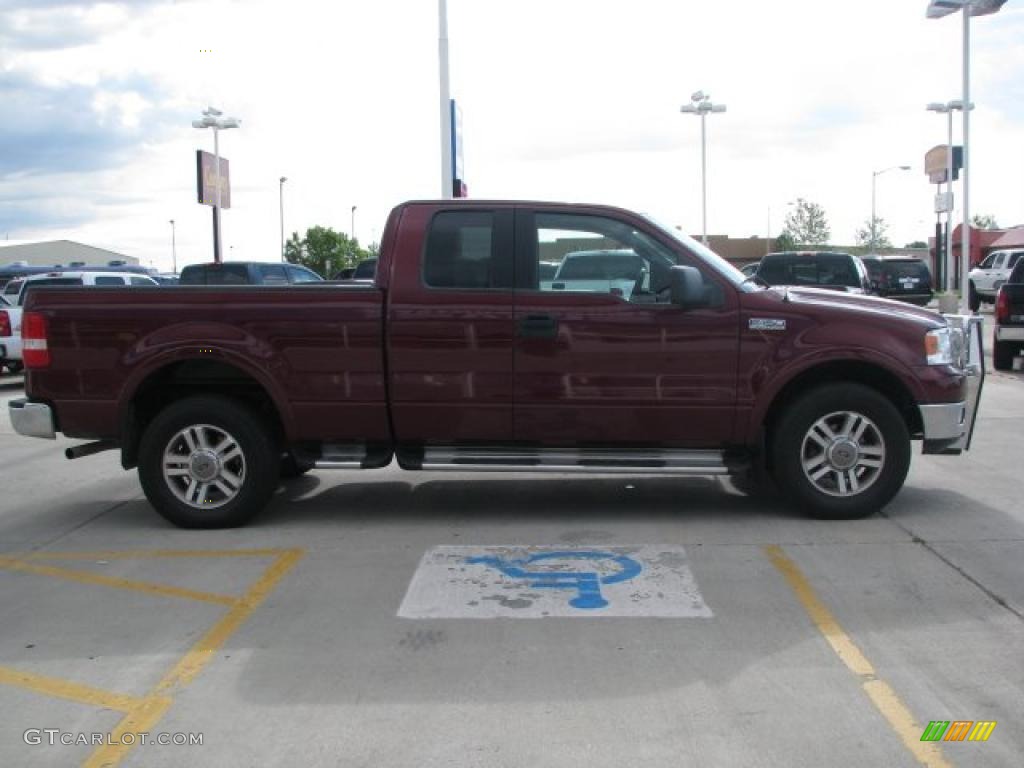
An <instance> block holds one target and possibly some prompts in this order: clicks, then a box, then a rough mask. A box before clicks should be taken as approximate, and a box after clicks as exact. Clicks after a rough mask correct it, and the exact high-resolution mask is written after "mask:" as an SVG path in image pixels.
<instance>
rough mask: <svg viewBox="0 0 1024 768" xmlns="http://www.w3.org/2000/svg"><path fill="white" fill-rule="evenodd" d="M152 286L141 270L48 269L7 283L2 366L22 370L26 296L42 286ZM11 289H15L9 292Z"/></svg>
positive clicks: (0, 312) (0, 321)
mask: <svg viewBox="0 0 1024 768" xmlns="http://www.w3.org/2000/svg"><path fill="white" fill-rule="evenodd" d="M58 285H60V286H75V285H77V286H83V285H84V286H90V285H91V286H108V287H113V286H117V287H123V286H126V285H131V286H140V285H142V286H145V285H149V286H153V285H157V282H156V280H154V279H153V278H151V277H149V276H148V275H143V274H140V273H138V272H49V273H47V274H42V275H30V276H28V277H24V278H18V279H16V280H11V281H10V282H9V283H8V284H7V285H5V286H4V301H6V302H7V304H8V305H9V306H8V307H7V308H6V309H0V366H2V367H4V368H7V370H8V371H10V372H11V373H18V372H20V371H21V369H22V367H23V365H22V341H21V316H22V311H21V310H22V305H23V304H24V303H25V296H26V294H28V293H29V292H30V289H31V290H35V289H36V288H38V287H41V286H47V287H53V286H58ZM9 289H12V290H11V291H10V292H9Z"/></svg>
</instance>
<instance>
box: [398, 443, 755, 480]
mask: <svg viewBox="0 0 1024 768" xmlns="http://www.w3.org/2000/svg"><path fill="white" fill-rule="evenodd" d="M730 458H731V457H730ZM415 463H418V464H419V466H418V467H416V466H409V467H408V468H410V469H413V468H415V469H424V470H456V471H461V472H472V471H476V472H576V473H618V474H634V475H640V474H657V475H727V474H730V473H732V472H735V471H737V470H738V469H740V468H741V465H742V462H738V461H736V460H730V461H729V462H728V463H727V462H726V454H725V452H724V451H698V450H681V449H668V450H636V451H616V450H600V449H589V450H588V449H579V450H577V449H565V448H538V449H534V450H530V449H524V448H481V447H465V448H461V447H459V448H452V447H433V446H428V447H426V448H424V449H423V457H422V459H421V460H420V461H419V462H415ZM415 463H414V462H410V464H415Z"/></svg>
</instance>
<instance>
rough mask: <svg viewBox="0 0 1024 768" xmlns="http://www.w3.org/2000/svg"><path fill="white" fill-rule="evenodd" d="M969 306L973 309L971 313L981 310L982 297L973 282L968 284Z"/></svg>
mask: <svg viewBox="0 0 1024 768" xmlns="http://www.w3.org/2000/svg"><path fill="white" fill-rule="evenodd" d="M967 306H968V307H970V308H971V312H977V311H978V310H979V309H981V296H979V295H978V289H977V288H975V287H974V283H973V282H970V283H968V284H967Z"/></svg>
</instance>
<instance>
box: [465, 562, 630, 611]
mask: <svg viewBox="0 0 1024 768" xmlns="http://www.w3.org/2000/svg"><path fill="white" fill-rule="evenodd" d="M565 560H581V561H584V562H583V563H581V564H580V565H581V567H583V568H585V566H586V561H590V562H594V561H605V562H608V563H611V564H612V565H613V566H615V567H616V568H617V570H615V571H614V572H613V573H609V574H607V575H601V574H600V573H598V572H597V571H596V570H572V571H570V570H562V569H559V570H553V569H551V568H550V567H549V568H547V569H545V568H544V565H545V564H546V563H549V562H550V561H565ZM466 562H467V563H468V564H470V565H485V566H487V567H489V568H494V569H495V570H497V571H500V572H501V573H502V574H504V575H505V576H507V577H508V578H510V579H523V580H525V581H526V582H527V586H528V587H530V588H532V589H570V590H576V596H575V597H574V598H572V599H571V600H569V605H571V606H572V607H573V608H582V609H594V608H605V607H606V606H607V605H608V601H607V600H606V599H605V598H604V595H602V594H601V585H602V584H620V583H622V582H624V581H629V580H630V579H632V578H635V577H636V576H639V575H640V572H641V571H642V570H643V566H641V565H640V563H638V562H637V561H636V560H634V559H633V558H631V557H627V556H626V555H617V554H615V553H614V552H601V551H563V552H541V553H539V554H535V555H531V556H530V557H525V558H519V559H502V558H500V557H495V556H490V555H485V556H479V557H470V558H467V559H466Z"/></svg>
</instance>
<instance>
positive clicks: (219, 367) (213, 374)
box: [119, 357, 291, 469]
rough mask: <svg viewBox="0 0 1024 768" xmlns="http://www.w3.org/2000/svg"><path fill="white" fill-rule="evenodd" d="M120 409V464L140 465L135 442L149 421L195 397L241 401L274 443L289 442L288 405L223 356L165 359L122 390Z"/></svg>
mask: <svg viewBox="0 0 1024 768" xmlns="http://www.w3.org/2000/svg"><path fill="white" fill-rule="evenodd" d="M125 392H126V393H127V394H126V395H125V397H124V398H123V399H122V405H121V408H120V430H119V433H120V435H121V465H122V466H123V467H124V468H125V469H131V468H133V467H135V466H136V464H137V463H138V451H139V442H140V441H141V439H142V434H143V432H145V429H146V427H147V426H148V425H149V423H150V422H151V421H152V420H153V418H154V417H155V416H156V415H157V414H158V413H159V412H160V411H161V410H163V409H164V408H166V407H167V406H168V405H170V404H171V403H174V402H177V401H178V400H182V399H184V398H186V397H191V396H194V395H222V396H225V397H228V398H230V399H232V400H235V401H237V402H241V403H242V404H244V405H245V406H246V407H248V408H249V409H250V410H252V411H254V412H255V413H257V414H259V415H260V416H262V417H263V418H264V420H265V421H266V423H267V425H268V426H269V427H270V429H271V432H272V435H273V438H274V439H275V440H276V441H277V442H278V443H279V444H281V445H284V444H286V443H287V442H289V438H290V432H291V430H290V424H291V419H290V412H289V411H288V409H287V401H286V400H285V399H284V398H283V396H281V395H280V393H277V392H275V391H274V388H273V386H272V385H271V383H270V382H269V381H268V380H267V378H266V377H265V376H264V375H263V374H262V373H261V372H258V371H254V370H253V369H252V368H251V367H249V366H246V365H245V364H244V363H240V362H239V361H236V360H232V359H227V358H223V357H179V358H175V359H173V360H164V361H163V363H162V364H159V365H154V366H151V367H150V368H149V369H148V370H147V371H146V372H144V373H141V374H139V375H138V376H137V377H136V378H135V380H134V381H132V382H129V385H128V386H126V387H125Z"/></svg>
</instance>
